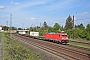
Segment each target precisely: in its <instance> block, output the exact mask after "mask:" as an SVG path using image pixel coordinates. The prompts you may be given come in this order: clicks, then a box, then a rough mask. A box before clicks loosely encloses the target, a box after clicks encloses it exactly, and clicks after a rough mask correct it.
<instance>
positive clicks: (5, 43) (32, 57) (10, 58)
mask: <svg viewBox="0 0 90 60" xmlns="http://www.w3.org/2000/svg"><path fill="white" fill-rule="evenodd" d="M0 35H2V47H3V49H2V50H3V54H2V60H44V58H43V56H41V55H40V54H39V53H38V52H34V51H32V50H31V49H30V48H28V47H26V46H25V45H23V44H22V43H19V42H18V41H16V40H14V39H11V38H10V37H9V36H7V35H8V34H6V33H0Z"/></svg>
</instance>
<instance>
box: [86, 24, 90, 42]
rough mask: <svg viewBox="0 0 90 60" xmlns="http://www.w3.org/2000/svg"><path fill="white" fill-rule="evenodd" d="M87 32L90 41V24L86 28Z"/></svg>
mask: <svg viewBox="0 0 90 60" xmlns="http://www.w3.org/2000/svg"><path fill="white" fill-rule="evenodd" d="M86 32H87V38H86V39H87V40H90V24H88V25H87V26H86Z"/></svg>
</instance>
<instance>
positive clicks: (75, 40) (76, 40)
mask: <svg viewBox="0 0 90 60" xmlns="http://www.w3.org/2000/svg"><path fill="white" fill-rule="evenodd" d="M69 40H70V41H74V42H90V41H87V40H79V39H69ZM68 44H69V45H72V46H77V47H81V48H85V49H90V46H84V45H79V44H72V43H70V42H69V43H68Z"/></svg>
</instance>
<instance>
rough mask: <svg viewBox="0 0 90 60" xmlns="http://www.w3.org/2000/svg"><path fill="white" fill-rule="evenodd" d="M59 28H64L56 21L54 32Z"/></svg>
mask: <svg viewBox="0 0 90 60" xmlns="http://www.w3.org/2000/svg"><path fill="white" fill-rule="evenodd" d="M59 29H60V30H61V29H62V28H61V26H60V25H59V24H58V23H55V25H54V26H53V32H57V31H58V30H59Z"/></svg>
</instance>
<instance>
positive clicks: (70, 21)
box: [65, 15, 72, 30]
mask: <svg viewBox="0 0 90 60" xmlns="http://www.w3.org/2000/svg"><path fill="white" fill-rule="evenodd" d="M65 29H66V30H68V29H72V18H71V16H70V15H69V17H68V18H67V19H66V24H65Z"/></svg>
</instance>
